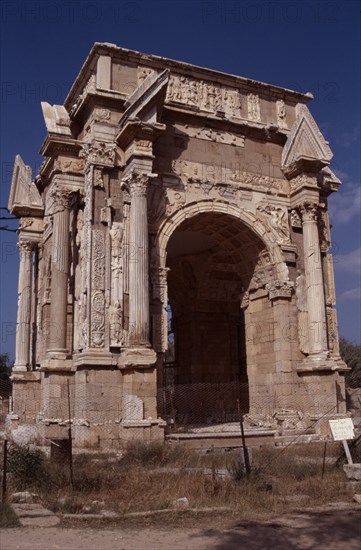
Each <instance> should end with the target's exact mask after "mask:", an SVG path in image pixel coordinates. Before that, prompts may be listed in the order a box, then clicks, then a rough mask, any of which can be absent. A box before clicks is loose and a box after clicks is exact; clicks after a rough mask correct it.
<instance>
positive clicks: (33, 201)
mask: <svg viewBox="0 0 361 550" xmlns="http://www.w3.org/2000/svg"><path fill="white" fill-rule="evenodd" d="M31 178H32V173H31V168H30V166H27V165H26V164H25V163H24V161H23V159H22V158H21V156H20V155H16V157H15V162H14V169H13V177H12V180H11V188H10V197H9V203H8V209H9V211H10V212H11V214H15V216H19V217H20V216H30V215H31V216H37V215H41V214H42V213H43V210H44V206H43V202H42V200H41V196H40V194H39V191H38V190H37V188H36V186H35V183H34V182H33V181H32V179H31Z"/></svg>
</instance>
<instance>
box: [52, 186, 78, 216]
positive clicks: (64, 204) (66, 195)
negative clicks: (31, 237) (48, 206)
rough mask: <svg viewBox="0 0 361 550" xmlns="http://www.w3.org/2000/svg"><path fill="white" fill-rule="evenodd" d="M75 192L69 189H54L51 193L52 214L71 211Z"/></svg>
mask: <svg viewBox="0 0 361 550" xmlns="http://www.w3.org/2000/svg"><path fill="white" fill-rule="evenodd" d="M73 196H74V192H73V191H71V190H69V189H54V190H53V191H52V192H51V200H52V212H53V213H55V212H61V211H62V210H66V209H67V210H69V208H70V206H71V203H72V200H73Z"/></svg>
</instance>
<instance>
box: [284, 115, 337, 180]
mask: <svg viewBox="0 0 361 550" xmlns="http://www.w3.org/2000/svg"><path fill="white" fill-rule="evenodd" d="M332 157H333V154H332V151H331V149H330V147H329V146H328V143H327V142H326V140H325V138H324V137H323V135H322V133H321V131H320V129H319V127H318V126H317V124H316V122H315V120H314V118H313V117H312V115H311V113H310V112H309V110H308V109H307V107H306V106H305V105H302V106H301V107H300V108H299V112H298V115H297V118H296V121H295V123H294V125H293V127H292V128H291V132H290V135H289V136H288V139H287V141H286V144H285V146H284V148H283V152H282V170H283V171H284V172H285V173H286V174H287V173H290V172H292V173H293V174H294V173H295V171H297V166H298V165H301V164H302V163H306V164H308V165H309V166H310V165H312V164H313V165H314V166H316V167H317V168H318V169H321V168H322V167H324V166H327V165H328V164H329V162H330V160H331V159H332Z"/></svg>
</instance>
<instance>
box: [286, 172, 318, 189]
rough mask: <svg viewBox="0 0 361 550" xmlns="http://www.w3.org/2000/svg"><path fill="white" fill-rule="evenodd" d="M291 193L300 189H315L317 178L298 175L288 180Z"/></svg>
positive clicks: (310, 175)
mask: <svg viewBox="0 0 361 550" xmlns="http://www.w3.org/2000/svg"><path fill="white" fill-rule="evenodd" d="M289 183H290V189H291V192H294V191H298V189H301V188H302V187H317V177H316V176H315V175H314V174H305V173H304V174H300V175H298V176H296V177H295V178H292V179H290V180H289Z"/></svg>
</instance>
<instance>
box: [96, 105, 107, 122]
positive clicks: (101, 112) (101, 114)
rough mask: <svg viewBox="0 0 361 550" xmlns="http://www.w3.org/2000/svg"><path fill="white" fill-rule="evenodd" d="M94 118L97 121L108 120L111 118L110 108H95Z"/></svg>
mask: <svg viewBox="0 0 361 550" xmlns="http://www.w3.org/2000/svg"><path fill="white" fill-rule="evenodd" d="M93 120H94V121H95V122H108V121H109V120H110V111H109V109H100V108H98V109H94V111H93Z"/></svg>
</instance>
